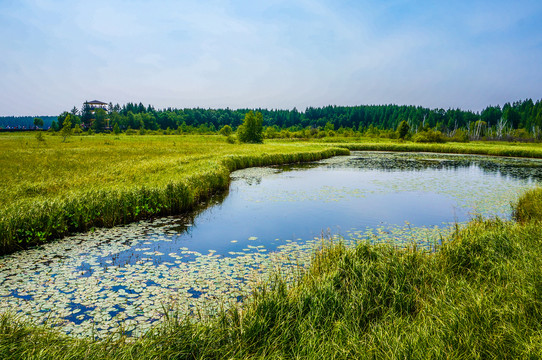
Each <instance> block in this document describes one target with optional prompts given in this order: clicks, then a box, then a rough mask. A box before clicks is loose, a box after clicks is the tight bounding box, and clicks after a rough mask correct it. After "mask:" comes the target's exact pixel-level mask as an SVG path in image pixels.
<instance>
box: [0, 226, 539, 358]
mask: <svg viewBox="0 0 542 360" xmlns="http://www.w3.org/2000/svg"><path fill="white" fill-rule="evenodd" d="M540 239H542V229H541V228H540V227H539V226H538V225H537V224H536V223H535V222H527V223H524V224H519V223H513V222H502V221H499V220H482V219H478V220H475V221H473V222H472V223H471V224H470V225H469V226H468V227H466V228H465V229H462V230H460V231H458V232H457V233H456V234H454V236H453V237H452V238H451V239H449V241H448V242H447V243H445V244H444V245H443V246H442V247H441V248H440V249H439V250H438V251H437V252H428V251H425V250H421V249H419V248H418V249H415V248H413V247H410V248H406V249H405V248H399V247H394V246H392V245H389V244H379V245H371V244H369V243H361V244H359V245H358V246H357V247H355V248H347V247H345V246H343V245H341V243H331V242H328V243H326V244H325V245H324V246H323V248H322V249H321V250H320V251H319V252H317V253H316V254H315V255H314V259H313V263H312V266H311V267H310V268H309V269H308V270H307V271H306V273H304V274H303V275H302V277H301V278H300V279H299V280H298V282H297V283H296V284H295V285H293V286H289V285H287V284H286V283H285V282H284V281H283V280H282V278H281V277H280V276H277V277H276V278H275V279H274V280H273V281H272V282H270V283H269V284H267V286H265V287H262V288H261V289H259V290H258V291H257V292H255V293H254V294H253V295H252V296H251V298H250V299H248V301H247V302H246V303H245V305H244V306H243V307H238V308H233V309H229V310H224V311H223V312H221V313H220V314H219V315H218V316H217V317H216V318H213V319H210V320H208V321H206V322H191V321H188V320H186V319H184V318H178V319H176V318H170V321H169V322H168V323H167V324H166V325H165V326H163V327H161V328H157V329H155V330H154V332H151V333H149V334H147V335H146V336H145V337H143V338H139V339H135V340H133V341H128V340H126V339H123V338H120V339H119V338H113V337H112V338H111V339H109V340H105V341H101V342H95V341H91V340H74V339H69V338H68V337H66V336H63V335H59V334H56V333H54V332H52V331H50V330H40V328H36V327H31V326H28V325H24V324H21V323H17V322H14V321H13V319H12V318H9V317H8V318H4V320H2V321H0V357H2V358H5V359H10V358H34V359H42V358H43V359H72V358H81V359H98V358H99V359H101V358H111V359H131V358H138V359H143V358H153V359H155V358H156V359H161V358H163V359H170V358H176V359H214V358H216V359H230V358H238V359H251V358H254V359H255V358H272V359H274V358H276V359H279V358H280V359H293V358H325V359H331V358H338V359H352V358H356V359H358V358H359V359H365V358H367V359H369V358H371V359H373V358H384V359H399V358H401V359H402V358H412V359H430V358H438V359H441V358H451V359H464V358H469V359H470V358H474V359H477V358H479V359H481V358H499V359H506V358H509V359H512V358H514V359H515V358H539V357H540V356H542V276H541V275H540V268H541V266H542V256H541V255H542V242H541V241H540Z"/></svg>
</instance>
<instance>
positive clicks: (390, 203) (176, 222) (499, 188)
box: [0, 152, 542, 337]
mask: <svg viewBox="0 0 542 360" xmlns="http://www.w3.org/2000/svg"><path fill="white" fill-rule="evenodd" d="M541 181H542V162H541V161H538V160H519V159H503V158H490V157H480V156H456V155H436V154H424V153H419V154H401V153H372V152H357V153H352V155H350V156H341V157H335V158H332V159H327V160H324V161H320V162H316V163H312V164H304V165H290V166H282V167H267V168H252V169H245V170H241V171H237V172H234V173H233V174H232V183H231V186H230V189H229V192H228V193H227V194H222V195H220V196H215V197H214V198H213V199H211V200H210V201H209V203H208V204H205V206H202V207H200V208H198V209H196V210H195V211H194V212H193V213H191V214H187V215H184V216H179V217H168V218H162V219H156V220H153V221H145V222H140V223H138V224H132V225H128V226H122V227H117V228H114V229H100V230H98V231H96V232H93V233H86V234H78V235H75V236H72V237H69V238H66V239H64V240H62V241H58V242H55V243H52V244H48V245H45V246H43V247H42V248H39V249H32V250H28V251H25V252H21V253H17V254H13V255H10V256H6V257H3V258H1V259H0V284H1V287H0V312H5V311H11V312H16V313H18V314H19V315H21V316H23V318H25V319H29V320H31V321H34V322H37V323H41V322H47V323H49V324H51V325H53V326H58V327H59V328H60V329H61V330H62V331H64V332H66V333H69V334H72V335H74V336H97V337H103V336H106V335H107V334H109V333H111V332H114V331H117V330H118V329H119V328H122V330H123V331H125V332H127V333H130V334H134V335H137V334H141V333H144V332H145V331H146V330H148V329H149V328H150V327H151V326H153V325H154V324H156V323H157V322H160V321H162V320H163V314H164V312H167V311H173V310H175V311H179V312H180V313H182V314H195V313H198V310H199V311H200V312H203V313H204V314H211V315H212V314H213V312H215V311H216V310H217V309H218V308H220V306H228V304H231V303H233V302H236V301H239V300H241V299H242V298H243V297H244V296H246V295H247V294H248V293H249V292H250V290H251V289H253V288H254V287H255V286H258V284H259V283H260V282H262V281H265V280H266V279H267V277H268V276H269V274H270V273H271V272H272V271H273V269H276V268H277V267H280V269H281V271H282V272H283V273H284V274H285V276H290V277H293V276H296V274H297V273H298V270H299V268H300V267H304V266H306V265H308V264H309V262H310V256H311V253H312V252H313V251H314V249H315V248H317V247H318V246H319V245H320V244H321V238H322V237H325V238H338V237H340V238H342V239H344V241H346V242H351V243H355V242H356V241H373V242H377V241H385V242H392V243H395V244H401V243H402V242H417V243H419V244H420V245H422V246H423V245H427V246H430V245H434V244H435V243H438V242H439V241H441V239H442V238H446V236H447V235H448V234H449V233H450V231H451V228H452V227H451V225H452V224H454V223H464V222H466V221H468V220H469V219H470V218H471V217H472V216H475V215H483V216H486V217H490V216H499V217H502V218H505V219H506V218H509V217H510V213H511V207H510V204H511V203H513V202H514V201H516V200H517V198H518V196H519V195H520V194H521V193H523V192H524V191H525V190H527V189H529V188H532V187H534V186H536V184H537V183H540V182H541Z"/></svg>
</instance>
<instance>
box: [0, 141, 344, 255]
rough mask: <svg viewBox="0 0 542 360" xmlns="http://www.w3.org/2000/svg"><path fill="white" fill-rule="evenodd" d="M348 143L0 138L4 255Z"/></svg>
mask: <svg viewBox="0 0 542 360" xmlns="http://www.w3.org/2000/svg"><path fill="white" fill-rule="evenodd" d="M347 153H348V150H346V149H344V148H332V147H330V146H322V145H320V144H307V143H270V144H266V145H234V144H228V143H227V142H226V141H225V139H224V138H223V137H221V136H147V137H141V136H125V135H123V136H118V137H116V136H114V135H104V136H91V137H73V138H71V139H70V141H69V142H66V143H64V142H62V139H61V138H60V137H58V136H47V137H46V141H45V144H43V143H42V142H39V141H37V140H36V139H34V138H33V137H32V136H29V135H27V134H25V135H17V134H15V135H14V134H8V135H2V136H1V138H0V154H1V156H0V167H1V168H2V172H1V173H0V181H1V182H2V183H3V184H9V186H3V187H2V188H0V204H1V205H0V254H2V253H3V254H5V253H9V252H12V251H16V250H19V249H22V248H25V247H28V246H32V245H37V244H40V243H43V242H46V241H50V240H51V239H55V238H59V237H62V236H63V235H66V234H69V233H73V232H76V231H86V230H88V229H91V228H92V227H103V226H105V227H110V226H114V225H118V224H123V223H129V222H132V221H135V220H138V219H142V218H148V217H152V216H160V215H167V214H178V213H181V212H183V211H187V210H188V209H190V208H191V207H193V206H194V205H195V204H196V203H198V202H199V201H201V200H203V199H205V198H207V197H209V196H210V195H211V194H212V193H214V192H217V191H221V190H224V189H226V188H227V186H228V185H229V174H230V172H231V171H233V170H236V169H240V168H245V167H251V166H261V165H272V164H284V163H293V162H301V161H314V160H319V159H322V158H327V157H330V156H333V155H338V154H347Z"/></svg>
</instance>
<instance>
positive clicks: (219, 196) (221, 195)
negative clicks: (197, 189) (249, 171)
mask: <svg viewBox="0 0 542 360" xmlns="http://www.w3.org/2000/svg"><path fill="white" fill-rule="evenodd" d="M260 180H261V179H260ZM228 194H229V189H226V190H224V191H221V192H218V193H215V194H213V195H212V196H211V197H210V198H209V199H208V200H207V201H204V202H202V203H200V204H198V205H196V206H195V207H194V208H193V209H192V210H191V211H189V212H186V213H185V214H182V215H177V216H172V217H171V222H168V224H167V225H168V229H171V230H175V231H177V232H178V234H179V235H182V234H190V233H191V231H192V229H193V228H197V218H198V216H199V215H200V214H202V213H203V212H204V211H206V210H208V209H210V208H211V207H213V206H216V205H220V204H222V203H223V202H224V200H225V199H226V197H228ZM171 224H176V225H177V226H171ZM160 226H162V225H160Z"/></svg>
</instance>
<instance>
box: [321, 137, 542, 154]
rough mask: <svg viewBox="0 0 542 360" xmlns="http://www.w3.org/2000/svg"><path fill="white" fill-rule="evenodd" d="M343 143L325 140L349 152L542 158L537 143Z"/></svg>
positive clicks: (374, 140)
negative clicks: (407, 152)
mask: <svg viewBox="0 0 542 360" xmlns="http://www.w3.org/2000/svg"><path fill="white" fill-rule="evenodd" d="M346 139H347V138H346ZM344 141H346V142H334V141H333V139H332V138H331V139H327V141H326V143H327V144H329V145H332V146H340V147H345V148H347V149H350V150H366V151H410V152H435V153H450V154H477V155H490V156H511V157H530V158H542V145H540V144H539V143H510V142H489V141H474V142H470V143H454V142H448V143H444V144H437V143H414V142H406V141H405V142H402V141H398V140H390V139H371V138H366V139H360V140H359V141H357V142H350V141H348V140H344Z"/></svg>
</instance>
